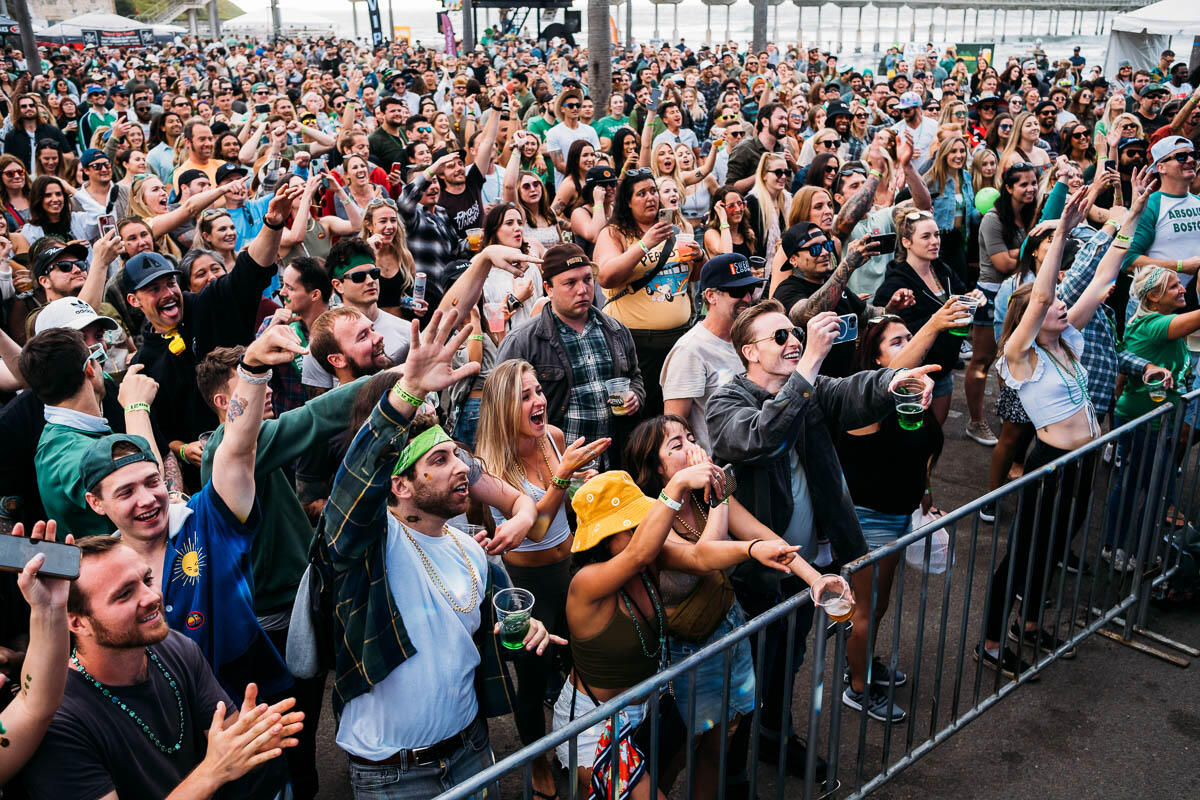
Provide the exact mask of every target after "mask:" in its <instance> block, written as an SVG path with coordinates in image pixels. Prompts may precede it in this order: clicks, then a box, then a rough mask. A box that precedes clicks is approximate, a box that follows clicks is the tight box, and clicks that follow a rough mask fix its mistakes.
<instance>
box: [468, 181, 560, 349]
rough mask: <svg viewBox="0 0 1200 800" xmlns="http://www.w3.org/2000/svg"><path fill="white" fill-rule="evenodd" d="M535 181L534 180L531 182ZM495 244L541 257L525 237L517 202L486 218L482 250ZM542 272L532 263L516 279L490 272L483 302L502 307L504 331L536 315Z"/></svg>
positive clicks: (498, 271) (505, 273) (497, 270)
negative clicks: (534, 313) (535, 307)
mask: <svg viewBox="0 0 1200 800" xmlns="http://www.w3.org/2000/svg"><path fill="white" fill-rule="evenodd" d="M530 180H532V179H530ZM494 244H500V245H504V246H505V247H511V248H513V249H514V250H520V251H521V252H522V253H526V254H531V255H533V256H535V257H537V258H539V259H540V258H541V256H542V253H541V252H540V251H539V252H534V251H536V250H539V247H540V246H538V245H536V243H533V244H531V243H530V242H529V240H528V239H526V238H525V215H524V214H523V213H522V211H521V209H520V208H518V207H517V205H516V204H515V203H501V204H500V205H498V206H495V207H494V208H492V210H491V211H489V212H488V213H487V216H485V217H484V218H483V247H484V248H488V247H491V246H492V245H494ZM544 295H545V291H544V289H543V288H542V273H541V270H539V269H538V268H537V265H536V264H530V265H529V266H528V268H527V269H526V270H525V274H524V276H523V277H520V278H517V277H514V276H513V274H512V273H511V272H509V271H507V270H503V269H500V268H499V267H495V268H493V269H492V270H491V271H490V272H488V276H487V279H486V280H485V281H484V283H483V298H482V299H483V301H484V302H487V303H497V304H499V305H500V306H501V307H502V309H503V312H504V316H505V325H504V328H505V330H512V329H513V328H515V327H517V326H518V325H520V324H522V323H524V322H526V321H528V320H529V318H530V317H531V316H533V310H534V306H535V305H537V302H538V300H540V299H542V297H543V296H544Z"/></svg>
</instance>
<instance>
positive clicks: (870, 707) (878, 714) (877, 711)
mask: <svg viewBox="0 0 1200 800" xmlns="http://www.w3.org/2000/svg"><path fill="white" fill-rule="evenodd" d="M842 702H843V703H844V704H845V705H848V706H850V707H851V708H853V709H854V710H855V711H865V712H866V714H867V716H868V717H870V718H871V719H877V720H879V721H880V722H902V721H903V720H904V718H905V717H907V716H908V714H907V713H906V712H905V710H904V709H903V708H901V707H900V706H898V705H896V704H895V703H890V704H889V703H888V699H887V693H886V692H881V691H879V690H877V689H875V688H874V687H868V689H867V691H866V692H865V693H864V692H856V691H854V689H852V688H851V687H849V686H847V687H846V691H844V692H842Z"/></svg>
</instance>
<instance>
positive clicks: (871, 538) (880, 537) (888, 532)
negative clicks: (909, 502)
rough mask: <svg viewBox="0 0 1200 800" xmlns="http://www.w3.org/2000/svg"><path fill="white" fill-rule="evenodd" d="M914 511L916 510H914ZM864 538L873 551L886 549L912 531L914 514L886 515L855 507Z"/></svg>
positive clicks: (873, 510) (864, 507) (871, 509)
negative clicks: (881, 548)
mask: <svg viewBox="0 0 1200 800" xmlns="http://www.w3.org/2000/svg"><path fill="white" fill-rule="evenodd" d="M913 510H914V511H915V510H916V509H913ZM854 511H855V513H856V514H858V524H859V527H861V528H862V532H863V538H865V539H866V540H867V546H868V547H870V548H871V549H872V550H876V549H878V548H880V547H886V546H887V545H889V544H891V543H892V542H894V541H896V540H897V539H899V538H900V537H901V536H905V535H907V534H908V532H909V531H911V530H912V514H885V513H883V512H882V511H876V510H875V509H873V508H867V507H866V506H858V505H856V506H855V507H854Z"/></svg>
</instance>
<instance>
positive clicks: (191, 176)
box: [177, 169, 208, 186]
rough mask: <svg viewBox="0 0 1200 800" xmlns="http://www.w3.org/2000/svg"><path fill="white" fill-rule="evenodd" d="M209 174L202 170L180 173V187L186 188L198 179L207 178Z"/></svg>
mask: <svg viewBox="0 0 1200 800" xmlns="http://www.w3.org/2000/svg"><path fill="white" fill-rule="evenodd" d="M207 177H208V173H207V172H205V171H204V170H202V169H185V170H184V171H183V172H181V173H179V181H178V183H177V185H178V186H186V185H187V184H189V183H191V182H192V181H194V180H196V179H197V178H207Z"/></svg>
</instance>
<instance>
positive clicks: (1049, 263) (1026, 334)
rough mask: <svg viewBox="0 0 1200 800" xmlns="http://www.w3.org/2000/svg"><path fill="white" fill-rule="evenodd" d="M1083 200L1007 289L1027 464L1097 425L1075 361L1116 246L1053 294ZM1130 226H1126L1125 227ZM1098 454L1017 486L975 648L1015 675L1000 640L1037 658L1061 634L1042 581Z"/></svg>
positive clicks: (1015, 659) (1065, 448)
mask: <svg viewBox="0 0 1200 800" xmlns="http://www.w3.org/2000/svg"><path fill="white" fill-rule="evenodd" d="M1141 194H1142V195H1143V196H1142V197H1141V198H1140V199H1138V200H1135V201H1134V202H1135V203H1141V204H1142V205H1144V204H1145V195H1146V194H1148V192H1147V191H1146V190H1145V189H1143V191H1142V192H1141ZM1089 201H1090V199H1089V196H1088V192H1087V190H1086V189H1085V190H1081V191H1079V192H1077V193H1076V194H1075V195H1073V196H1072V197H1071V198H1070V200H1068V201H1067V204H1066V207H1065V208H1064V209H1063V215H1062V217H1061V218H1060V219H1059V225H1058V233H1057V235H1056V236H1055V237H1054V241H1053V243H1052V244H1051V245H1050V251H1049V253H1047V255H1046V260H1045V262H1044V263H1043V264H1042V269H1041V270H1040V271H1039V272H1038V274H1037V277H1036V278H1034V281H1033V283H1032V284H1027V286H1028V287H1029V288H1028V289H1026V287H1021V289H1019V290H1017V291H1016V292H1014V293H1013V296H1012V300H1011V301H1010V303H1009V307H1008V315H1007V317H1006V318H1005V320H1004V332H1003V335H1002V337H1001V341H1000V348H1001V351H1002V353H1003V356H1002V357H1001V359H1000V360H999V362H998V363H997V369H998V370H999V372H1000V376H1001V378H1002V379H1003V380H1004V382H1005V383H1007V384H1008V385H1009V386H1011V387H1012V388H1013V389H1015V390H1016V391H1017V394H1018V395H1019V396H1020V398H1021V405H1022V406H1024V408H1025V413H1026V414H1028V415H1029V419H1030V421H1031V422H1032V423H1033V425H1034V427H1035V428H1036V430H1037V441H1036V442H1035V443H1034V446H1033V450H1032V451H1031V452H1030V454H1029V458H1028V460H1027V461H1026V470H1027V471H1030V472H1032V471H1033V470H1035V469H1037V468H1038V467H1041V466H1044V465H1045V464H1048V463H1050V462H1051V461H1054V460H1055V459H1058V458H1061V457H1062V456H1065V455H1067V454H1069V453H1070V452H1071V451H1072V450H1075V449H1077V448H1079V447H1082V446H1084V445H1086V444H1087V443H1088V442H1090V441H1092V440H1093V439H1095V438H1096V437H1098V436H1099V435H1100V423H1099V421H1098V420H1097V419H1096V412H1095V410H1094V409H1093V408H1092V402H1091V398H1090V397H1089V396H1088V389H1087V371H1086V370H1085V369H1084V367H1083V365H1082V364H1081V363H1080V362H1079V357H1080V355H1081V354H1082V353H1083V347H1084V340H1083V334H1081V333H1080V332H1079V331H1080V329H1081V328H1083V327H1084V326H1085V325H1087V323H1088V322H1089V321H1090V320H1091V318H1092V315H1093V314H1095V313H1096V310H1097V309H1098V308H1099V307H1100V303H1101V302H1102V300H1103V297H1104V295H1105V293H1106V292H1107V290H1108V287H1109V284H1111V283H1112V282H1113V280H1114V279H1115V278H1116V276H1117V271H1118V270H1119V269H1120V265H1121V259H1120V256H1121V252H1120V250H1119V249H1117V250H1115V251H1114V249H1111V248H1110V250H1109V252H1108V253H1106V254H1105V256H1104V259H1103V260H1102V261H1101V263H1100V266H1099V267H1098V268H1097V270H1096V275H1095V276H1094V277H1093V278H1092V280H1091V282H1090V283H1089V284H1088V286H1087V288H1086V289H1085V290H1084V291H1083V293H1082V295H1081V296H1080V298H1079V300H1078V301H1077V302H1076V303H1075V304H1074V305H1072V306H1071V307H1070V308H1067V305H1066V303H1064V302H1063V301H1062V300H1060V299H1058V298H1057V297H1056V296H1055V285H1056V283H1057V281H1058V270H1059V267H1060V265H1061V262H1062V252H1063V246H1064V244H1065V242H1066V239H1067V235H1068V234H1069V233H1070V231H1071V229H1072V228H1074V227H1075V226H1076V225H1078V224H1079V222H1080V221H1081V220H1082V219H1083V216H1084V211H1085V210H1086V208H1087V205H1088V203H1089ZM1133 216H1135V215H1133V214H1130V215H1128V216H1127V217H1126V222H1125V223H1124V224H1123V227H1124V225H1130V222H1129V220H1130V218H1131V217H1133ZM1132 231H1133V228H1132V226H1130V227H1128V228H1126V229H1125V230H1124V233H1125V235H1128V234H1129V233H1132ZM1095 458H1096V451H1095V450H1093V451H1092V452H1089V453H1088V454H1087V455H1085V456H1084V457H1083V458H1082V459H1079V460H1076V461H1074V462H1071V463H1069V464H1067V465H1066V466H1065V467H1064V468H1063V469H1062V470H1061V471H1055V472H1053V473H1051V474H1049V475H1048V476H1047V477H1045V478H1043V479H1042V480H1041V481H1035V482H1033V483H1030V484H1029V485H1027V486H1026V487H1025V488H1024V489H1023V492H1022V497H1021V500H1020V503H1019V506H1018V507H1019V508H1020V509H1021V513H1020V516H1019V518H1018V519H1017V520H1016V525H1015V528H1016V529H1015V532H1014V534H1013V536H1012V539H1011V540H1010V543H1009V546H1008V550H1007V552H1006V553H1005V554H1004V557H1003V558H1002V559H1000V561H999V562H998V563H997V565H996V570H995V573H994V574H993V575H992V578H991V588H990V590H989V597H988V604H987V606H986V608H987V619H986V622H985V629H984V641H983V642H982V643H981V644H980V645H979V646H978V647H977V648H976V649H975V657H976V658H977V659H978V660H979V661H981V662H982V663H983V664H984V665H986V666H988V667H990V668H992V669H995V670H997V671H999V672H1000V673H1002V674H1004V675H1006V676H1008V677H1011V678H1014V679H1016V678H1017V677H1019V675H1020V673H1022V672H1025V671H1027V670H1028V669H1029V668H1030V666H1029V665H1028V664H1026V663H1025V661H1024V660H1023V659H1022V658H1021V657H1020V656H1019V655H1018V654H1017V653H1014V652H1013V650H1012V649H1011V648H1009V647H1007V646H1006V645H1005V643H1004V639H1005V637H1006V636H1007V637H1008V638H1011V639H1013V640H1014V641H1016V642H1018V643H1019V644H1020V645H1021V648H1022V649H1023V648H1024V647H1025V646H1027V645H1028V646H1032V648H1033V653H1034V660H1035V662H1036V661H1038V660H1040V658H1041V655H1040V651H1043V650H1044V651H1047V652H1053V651H1055V650H1058V649H1059V648H1060V647H1062V646H1063V642H1062V640H1061V639H1058V638H1057V637H1056V636H1054V635H1053V634H1052V633H1051V632H1050V631H1048V630H1044V629H1042V628H1041V627H1040V625H1039V622H1040V619H1041V617H1042V598H1043V591H1044V590H1043V587H1044V586H1046V585H1048V584H1050V570H1051V569H1052V568H1053V566H1054V563H1055V562H1056V561H1057V560H1058V558H1059V557H1060V556H1061V554H1062V553H1063V552H1064V550H1065V548H1066V546H1067V542H1068V541H1069V540H1070V538H1071V537H1072V535H1073V534H1074V531H1075V529H1077V528H1078V527H1079V526H1080V524H1081V523H1082V522H1083V518H1084V516H1085V515H1084V514H1081V513H1077V512H1076V510H1075V509H1074V507H1073V506H1074V503H1070V502H1061V498H1069V497H1086V496H1087V495H1088V494H1089V493H1090V492H1091V480H1092V475H1093V474H1094V472H1095ZM1010 573H1011V580H1010ZM1062 574H1063V576H1065V575H1066V572H1063V573H1062ZM1051 590H1052V591H1053V586H1052V585H1051ZM1058 591H1062V589H1061V588H1060V589H1059V590H1058ZM1017 595H1020V596H1021V612H1020V613H1019V614H1018V617H1017V619H1016V620H1014V621H1013V624H1012V626H1011V627H1009V628H1008V630H1007V631H1006V630H1005V628H1006V627H1008V619H1009V614H1010V611H1011V610H1012V609H1013V608H1014V604H1015V602H1016V596H1017ZM1022 621H1023V622H1024V624H1023V625H1022V624H1021V623H1022ZM1050 622H1051V623H1052V624H1055V625H1057V622H1056V621H1050ZM1074 655H1075V651H1074V648H1071V649H1068V650H1067V651H1066V652H1064V653H1063V657H1064V658H1071V657H1073V656H1074Z"/></svg>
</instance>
